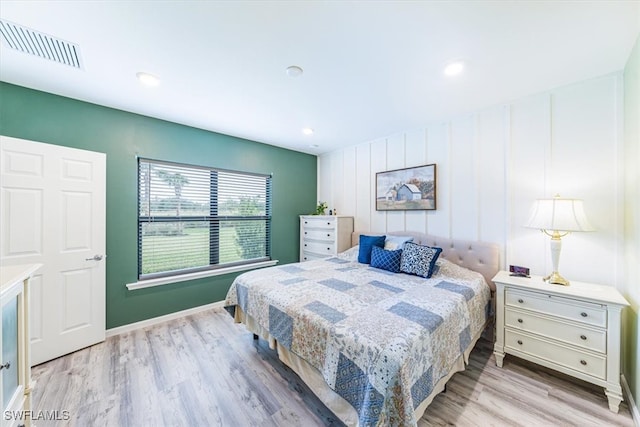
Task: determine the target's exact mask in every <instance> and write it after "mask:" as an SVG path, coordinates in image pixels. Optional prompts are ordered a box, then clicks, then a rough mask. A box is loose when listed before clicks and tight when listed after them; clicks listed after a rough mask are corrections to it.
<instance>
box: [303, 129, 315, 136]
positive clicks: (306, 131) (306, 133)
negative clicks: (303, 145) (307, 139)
mask: <svg viewBox="0 0 640 427" xmlns="http://www.w3.org/2000/svg"><path fill="white" fill-rule="evenodd" d="M302 133H304V134H305V135H313V129H311V128H304V129H302Z"/></svg>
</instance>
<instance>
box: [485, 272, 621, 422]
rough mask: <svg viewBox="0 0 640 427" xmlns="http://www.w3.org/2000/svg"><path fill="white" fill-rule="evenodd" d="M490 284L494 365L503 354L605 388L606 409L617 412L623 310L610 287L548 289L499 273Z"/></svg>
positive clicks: (582, 285)
mask: <svg viewBox="0 0 640 427" xmlns="http://www.w3.org/2000/svg"><path fill="white" fill-rule="evenodd" d="M493 282H494V283H495V284H496V343H495V346H494V354H495V357H496V364H497V365H498V366H500V367H502V362H503V359H504V356H505V354H507V353H508V354H512V355H514V356H518V357H521V358H523V359H527V360H529V361H532V362H535V363H538V364H540V365H543V366H546V367H548V368H552V369H555V370H557V371H560V372H563V373H565V374H568V375H571V376H573V377H576V378H580V379H582V380H584V381H588V382H590V383H593V384H597V385H599V386H601V387H604V388H605V394H606V395H607V398H608V399H609V409H610V410H611V411H613V412H618V406H619V405H620V402H621V401H622V388H621V387H620V315H621V312H622V309H623V308H624V307H625V306H626V305H629V304H628V302H627V301H626V300H625V299H624V297H623V296H622V295H621V294H620V293H619V292H618V291H617V290H616V289H615V288H613V287H610V286H602V285H596V284H592V283H582V282H573V281H572V282H571V284H570V285H569V286H561V285H552V284H548V283H546V282H544V281H543V280H542V277H540V276H531V278H524V277H513V276H510V275H509V273H508V272H506V271H501V272H499V273H498V274H497V275H496V276H495V277H494V278H493Z"/></svg>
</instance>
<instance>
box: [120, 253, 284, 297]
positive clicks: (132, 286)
mask: <svg viewBox="0 0 640 427" xmlns="http://www.w3.org/2000/svg"><path fill="white" fill-rule="evenodd" d="M277 263H278V260H277V259H275V260H270V261H262V262H257V263H255V264H244V265H235V266H233V267H224V268H218V269H215V270H206V271H198V272H196V273H187V274H181V275H179V276H170V277H159V278H157V279H148V280H140V281H137V282H134V283H127V284H126V287H127V289H128V290H130V291H134V290H136V289H144V288H151V287H154V286H162V285H168V284H171V283H179V282H186V281H187V280H195V279H202V278H204V277H213V276H221V275H223V274H228V273H237V272H238V271H247V270H254V269H256V268H262V267H271V266H274V265H276V264H277Z"/></svg>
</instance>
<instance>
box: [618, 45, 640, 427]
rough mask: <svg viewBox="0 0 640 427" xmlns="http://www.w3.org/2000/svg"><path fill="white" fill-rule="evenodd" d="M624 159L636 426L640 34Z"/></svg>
mask: <svg viewBox="0 0 640 427" xmlns="http://www.w3.org/2000/svg"><path fill="white" fill-rule="evenodd" d="M624 114H625V121H624V134H625V136H624V140H625V146H624V158H625V168H624V171H625V204H624V206H625V228H624V238H625V247H624V254H625V278H626V280H625V281H624V283H623V286H622V288H621V289H620V290H621V291H622V293H623V295H624V296H625V297H626V298H627V300H628V301H629V303H630V305H631V306H630V307H629V309H628V310H626V313H625V314H626V316H625V327H624V329H623V331H624V336H625V347H626V349H625V352H624V355H625V357H624V364H623V372H624V375H625V377H626V379H627V382H628V383H629V386H630V388H631V392H632V393H633V395H634V396H635V401H636V407H635V409H634V410H635V415H636V425H637V424H640V410H639V409H638V407H639V406H640V373H639V372H640V353H639V352H638V346H639V344H640V343H639V341H640V315H639V313H640V285H639V284H640V37H638V39H637V40H636V44H635V47H634V48H633V51H632V52H631V56H630V57H629V60H628V61H627V66H626V67H625V69H624Z"/></svg>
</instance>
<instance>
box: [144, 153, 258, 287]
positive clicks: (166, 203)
mask: <svg viewBox="0 0 640 427" xmlns="http://www.w3.org/2000/svg"><path fill="white" fill-rule="evenodd" d="M270 225H271V177H270V176H268V175H259V174H251V173H246V172H233V171H226V170H220V169H212V168H206V167H200V166H189V165H182V164H177V163H170V162H161V161H156V160H147V159H139V160H138V277H139V279H141V280H143V279H151V278H156V277H162V276H170V275H177V274H183V273H190V272H195V271H200V270H208V269H215V268H219V267H226V266H232V265H238V264H250V263H255V262H262V261H266V260H270V259H271V258H270V252H271V251H270V239H269V236H270Z"/></svg>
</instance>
